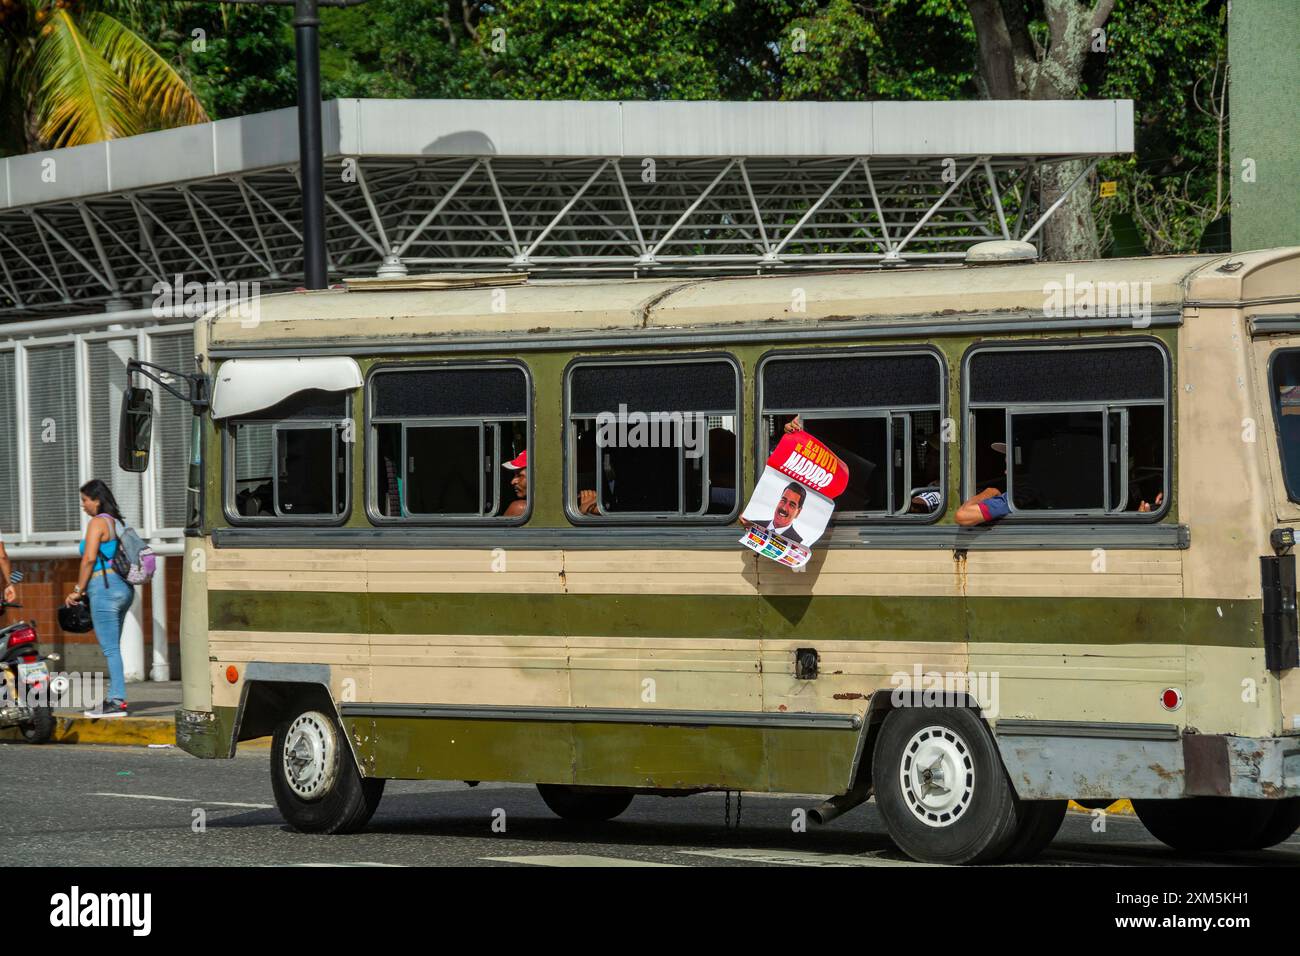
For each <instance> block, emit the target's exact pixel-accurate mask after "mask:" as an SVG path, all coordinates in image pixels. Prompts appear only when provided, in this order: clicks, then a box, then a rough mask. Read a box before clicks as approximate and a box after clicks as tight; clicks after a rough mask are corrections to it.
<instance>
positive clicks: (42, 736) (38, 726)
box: [19, 707, 54, 744]
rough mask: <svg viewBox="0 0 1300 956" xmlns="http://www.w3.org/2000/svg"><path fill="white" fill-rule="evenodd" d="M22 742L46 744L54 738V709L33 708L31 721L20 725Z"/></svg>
mask: <svg viewBox="0 0 1300 956" xmlns="http://www.w3.org/2000/svg"><path fill="white" fill-rule="evenodd" d="M19 729H20V730H21V731H22V734H23V740H25V741H27V742H28V743H29V744H47V743H49V742H50V738H51V737H53V736H54V709H53V708H51V707H33V708H32V719H31V720H30V721H29V722H28V723H25V724H20V725H19Z"/></svg>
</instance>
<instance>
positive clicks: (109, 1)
mask: <svg viewBox="0 0 1300 956" xmlns="http://www.w3.org/2000/svg"><path fill="white" fill-rule="evenodd" d="M137 2H138V0H100V2H97V0H0V154H2V153H8V152H23V151H30V150H36V149H52V148H58V147H61V146H78V145H80V144H83V143H96V142H99V141H101V140H105V139H113V138H116V137H120V136H131V135H134V134H135V133H144V132H148V131H149V130H154V129H165V128H167V127H171V126H184V125H187V124H189V123H202V122H205V121H206V120H207V118H208V115H207V113H206V112H205V111H204V109H203V106H202V105H201V104H200V103H199V101H198V99H197V98H196V97H195V96H194V94H193V92H191V91H190V89H189V87H188V86H187V85H186V84H185V81H184V80H182V79H181V77H180V76H179V75H178V74H177V73H176V71H175V70H173V69H172V67H171V65H170V64H168V63H167V61H166V60H164V59H163V58H162V57H161V56H159V55H158V54H157V53H156V52H154V50H153V49H152V48H151V47H150V46H149V45H148V44H147V43H145V41H144V40H142V39H141V38H140V37H139V36H137V35H136V34H135V33H134V32H132V30H131V29H130V28H129V27H127V26H125V25H124V24H123V22H122V20H121V19H118V17H117V16H114V14H118V15H119V16H120V15H121V14H123V13H125V14H130V13H133V12H135V7H136V5H137Z"/></svg>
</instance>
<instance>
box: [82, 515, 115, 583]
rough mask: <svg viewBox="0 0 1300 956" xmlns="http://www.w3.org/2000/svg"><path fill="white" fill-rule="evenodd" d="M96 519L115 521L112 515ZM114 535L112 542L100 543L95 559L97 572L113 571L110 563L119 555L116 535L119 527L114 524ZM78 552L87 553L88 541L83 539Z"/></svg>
mask: <svg viewBox="0 0 1300 956" xmlns="http://www.w3.org/2000/svg"><path fill="white" fill-rule="evenodd" d="M96 517H102V518H107V519H108V520H109V521H113V516H112V515H96ZM113 534H114V538H113V540H112V541H101V542H99V555H98V556H97V557H96V558H95V570H96V571H112V570H113V569H112V567H111V566H110V562H111V561H112V560H113V555H115V554H117V537H116V534H117V526H116V523H114V526H113ZM77 551H78V553H80V554H85V553H86V541H85V539H84V538H83V539H82V540H81V542H80V543H79V544H78V545H77Z"/></svg>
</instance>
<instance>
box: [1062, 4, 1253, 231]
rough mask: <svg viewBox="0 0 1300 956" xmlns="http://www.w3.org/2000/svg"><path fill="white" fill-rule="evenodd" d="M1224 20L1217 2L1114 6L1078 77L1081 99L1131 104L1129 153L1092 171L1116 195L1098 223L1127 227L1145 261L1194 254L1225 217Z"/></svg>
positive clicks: (1103, 205)
mask: <svg viewBox="0 0 1300 956" xmlns="http://www.w3.org/2000/svg"><path fill="white" fill-rule="evenodd" d="M1226 16H1227V4H1226V0H1159V2H1158V3H1152V2H1150V0H1118V3H1117V4H1116V7H1115V13H1114V14H1113V15H1112V17H1111V22H1110V24H1109V26H1108V29H1107V49H1106V55H1105V56H1104V57H1100V58H1096V59H1095V60H1094V61H1093V62H1091V63H1090V64H1089V70H1088V72H1087V73H1086V74H1085V81H1084V95H1085V96H1089V97H1103V98H1115V99H1131V100H1133V101H1134V114H1135V115H1134V126H1135V142H1134V153H1133V155H1132V156H1130V157H1126V158H1124V159H1116V160H1109V161H1107V162H1105V163H1103V164H1102V166H1101V171H1102V175H1103V177H1105V178H1107V179H1114V180H1116V181H1117V182H1118V184H1119V191H1118V192H1119V194H1118V195H1117V196H1116V197H1115V198H1114V199H1108V200H1097V205H1098V212H1099V217H1098V218H1099V221H1100V222H1107V221H1109V220H1110V219H1111V218H1112V216H1113V217H1122V218H1123V222H1124V223H1125V224H1127V223H1128V222H1129V221H1131V222H1133V223H1134V224H1135V226H1136V227H1137V229H1138V231H1139V233H1140V234H1141V236H1142V239H1143V245H1144V247H1145V249H1146V251H1148V252H1151V253H1153V254H1163V253H1172V252H1189V251H1195V250H1196V248H1197V243H1198V241H1199V239H1200V236H1201V233H1202V232H1203V231H1204V230H1205V228H1206V227H1207V226H1208V225H1209V224H1210V222H1211V221H1213V220H1214V219H1215V218H1217V217H1218V216H1219V215H1222V214H1223V213H1224V212H1226V211H1227V199H1228V192H1227V190H1228V179H1229V176H1228V170H1227V164H1228V142H1227V129H1226V116H1220V115H1218V114H1221V113H1222V111H1223V110H1226V101H1225V100H1224V99H1223V97H1222V93H1223V83H1224V78H1225V75H1226V71H1227V33H1226V24H1225V19H1226ZM1221 120H1222V122H1221ZM1220 134H1222V138H1221V135H1220Z"/></svg>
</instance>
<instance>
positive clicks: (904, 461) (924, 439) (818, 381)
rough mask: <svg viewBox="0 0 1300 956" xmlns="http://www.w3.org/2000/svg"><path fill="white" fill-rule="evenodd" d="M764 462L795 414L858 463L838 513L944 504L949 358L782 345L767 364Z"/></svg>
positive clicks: (905, 512) (905, 511)
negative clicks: (790, 349) (792, 349)
mask: <svg viewBox="0 0 1300 956" xmlns="http://www.w3.org/2000/svg"><path fill="white" fill-rule="evenodd" d="M759 390H760V395H761V399H760V401H761V410H760V415H761V420H760V425H759V434H760V436H762V438H763V441H761V442H760V447H759V449H758V452H759V463H760V466H761V464H762V462H764V461H765V460H766V459H767V456H768V455H770V454H771V453H772V450H773V449H774V448H775V447H776V444H777V442H779V441H780V440H781V436H782V435H783V434H784V433H785V429H786V426H787V425H789V424H790V423H791V422H792V421H793V420H794V419H795V418H796V417H798V418H799V420H800V422H801V423H802V425H803V429H804V431H806V432H808V433H809V434H810V435H813V436H814V437H816V438H817V439H818V440H820V441H821V442H823V443H825V444H826V446H827V447H828V448H830V449H831V451H833V452H835V454H836V455H838V456H839V457H840V459H841V460H842V461H844V463H845V464H846V465H847V466H848V469H849V484H848V487H847V488H845V490H844V492H843V494H841V495H840V497H839V499H838V500H837V501H836V507H835V520H836V521H839V522H846V523H847V522H853V521H863V520H873V519H874V520H879V519H882V518H900V517H904V516H909V515H912V516H920V517H922V518H926V517H933V516H935V515H936V514H938V513H939V512H941V511H942V510H943V499H944V487H943V444H942V441H941V438H942V436H941V433H940V430H941V427H942V420H943V414H942V409H943V391H944V386H943V367H942V364H941V359H940V358H939V356H938V355H937V353H934V352H931V351H917V352H904V351H897V350H887V349H859V350H853V351H850V352H816V353H776V354H773V355H770V356H768V357H767V358H765V359H764V360H763V361H762V363H761V364H760V371H759Z"/></svg>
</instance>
